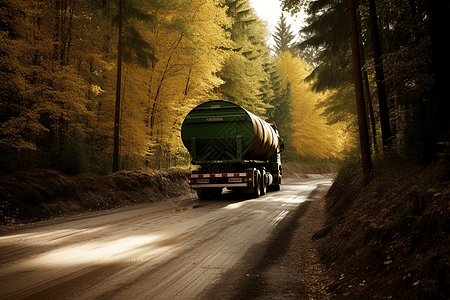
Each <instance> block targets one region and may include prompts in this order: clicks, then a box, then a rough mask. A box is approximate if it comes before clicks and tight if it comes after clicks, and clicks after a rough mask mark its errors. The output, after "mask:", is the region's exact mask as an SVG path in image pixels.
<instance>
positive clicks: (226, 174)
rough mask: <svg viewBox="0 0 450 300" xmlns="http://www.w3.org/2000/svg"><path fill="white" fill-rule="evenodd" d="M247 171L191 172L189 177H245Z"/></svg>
mask: <svg viewBox="0 0 450 300" xmlns="http://www.w3.org/2000/svg"><path fill="white" fill-rule="evenodd" d="M245 176H247V173H214V174H191V178H214V177H245Z"/></svg>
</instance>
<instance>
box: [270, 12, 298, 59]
mask: <svg viewBox="0 0 450 300" xmlns="http://www.w3.org/2000/svg"><path fill="white" fill-rule="evenodd" d="M275 29H276V31H275V34H273V35H272V36H273V39H274V41H275V46H274V48H273V51H274V52H275V53H277V54H280V53H281V52H284V51H289V52H291V54H292V55H294V54H295V48H294V43H295V41H294V40H295V35H294V33H293V32H292V31H291V25H288V24H287V23H286V17H285V16H284V14H283V13H282V14H281V16H280V20H279V21H278V23H277V27H276V28H275Z"/></svg>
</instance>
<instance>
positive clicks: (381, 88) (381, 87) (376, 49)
mask: <svg viewBox="0 0 450 300" xmlns="http://www.w3.org/2000/svg"><path fill="white" fill-rule="evenodd" d="M369 24H370V34H371V36H372V45H373V58H374V61H375V78H376V81H377V91H378V102H379V105H380V124H381V140H382V142H383V147H384V148H386V147H388V146H389V145H390V144H391V137H392V132H391V127H390V124H389V107H388V103H387V95H386V85H385V83H384V72H383V60H382V58H381V43H380V35H379V31H378V21H377V12H376V7H375V0H369Z"/></svg>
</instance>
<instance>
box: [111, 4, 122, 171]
mask: <svg viewBox="0 0 450 300" xmlns="http://www.w3.org/2000/svg"><path fill="white" fill-rule="evenodd" d="M122 27H123V21H122V0H119V42H118V46H117V52H118V53H117V86H116V107H115V118H114V151H113V172H117V171H119V157H120V153H119V152H120V149H119V146H120V143H119V139H120V134H119V132H120V86H121V84H122V80H121V78H122V33H123V32H122V31H123V30H122Z"/></svg>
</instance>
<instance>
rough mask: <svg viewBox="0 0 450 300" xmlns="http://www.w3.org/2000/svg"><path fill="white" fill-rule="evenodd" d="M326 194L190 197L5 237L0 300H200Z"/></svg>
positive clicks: (319, 182) (0, 245) (323, 182)
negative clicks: (314, 197)
mask: <svg viewBox="0 0 450 300" xmlns="http://www.w3.org/2000/svg"><path fill="white" fill-rule="evenodd" d="M330 184H331V178H315V179H304V180H300V181H291V182H288V183H287V184H284V185H283V186H282V190H281V191H279V192H269V193H268V194H266V195H265V196H263V197H260V198H258V199H250V200H248V199H242V198H240V195H237V194H234V193H226V194H224V195H222V196H221V197H220V198H219V199H216V200H214V201H203V200H198V198H196V197H194V195H193V196H192V198H191V199H186V200H183V201H177V202H169V203H159V204H152V205H148V206H140V207H138V208H134V209H128V210H118V211H113V212H106V213H102V214H97V215H94V216H89V217H84V218H78V219H71V220H64V221H58V222H52V223H49V224H46V225H39V226H35V227H32V228H28V229H21V230H16V231H13V232H9V233H8V234H6V235H3V236H0V253H1V255H0V299H23V298H25V299H199V298H200V299H201V298H204V299H206V297H207V298H209V297H211V295H214V288H213V287H214V286H217V285H218V284H220V285H221V286H223V285H224V284H226V282H225V283H224V282H223V276H224V274H226V273H227V272H229V271H230V270H232V269H233V268H236V266H239V265H242V266H246V267H251V266H248V264H245V263H243V260H244V259H246V257H247V256H248V253H249V249H255V247H257V248H258V245H259V246H260V247H259V248H258V249H259V250H261V251H258V253H259V254H255V255H261V256H264V247H265V246H264V245H265V243H264V241H266V240H267V239H268V238H269V237H273V235H274V234H276V230H275V229H276V228H277V226H279V225H280V224H281V223H282V222H287V221H288V220H289V219H290V218H295V217H296V216H298V212H299V211H301V210H307V209H308V205H309V203H310V202H312V201H313V200H312V198H311V197H308V195H311V192H312V191H313V190H315V189H316V188H318V187H319V186H320V187H322V189H323V187H329V186H330ZM233 284H235V283H233ZM235 288H238V287H235ZM211 293H212V294H211ZM223 297H225V296H224V295H221V299H224V298H223Z"/></svg>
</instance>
